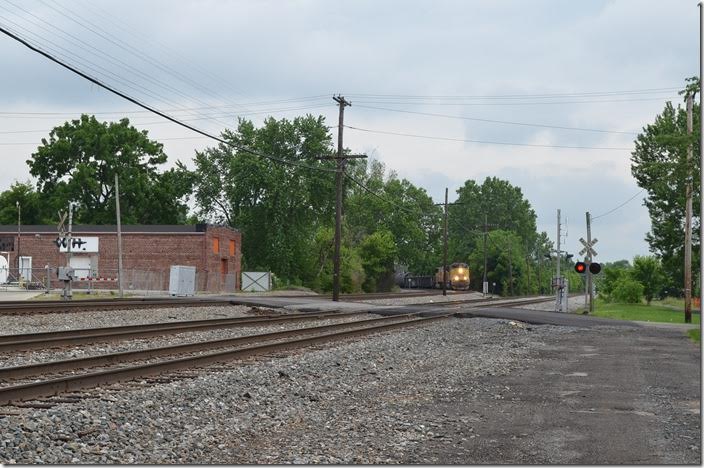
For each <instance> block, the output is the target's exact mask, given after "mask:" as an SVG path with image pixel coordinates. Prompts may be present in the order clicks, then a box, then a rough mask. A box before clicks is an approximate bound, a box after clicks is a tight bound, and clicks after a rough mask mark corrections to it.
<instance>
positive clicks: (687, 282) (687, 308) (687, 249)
mask: <svg viewBox="0 0 704 468" xmlns="http://www.w3.org/2000/svg"><path fill="white" fill-rule="evenodd" d="M692 108H693V96H692V93H687V135H688V136H689V137H690V138H691V137H692V130H693V126H694V124H693V116H692ZM692 153H693V148H692V142H691V140H690V143H689V145H688V146H687V176H686V177H687V183H686V185H685V198H686V205H685V222H684V321H685V323H692V169H691V168H692Z"/></svg>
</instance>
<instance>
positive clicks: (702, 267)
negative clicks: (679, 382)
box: [698, 2, 704, 330]
mask: <svg viewBox="0 0 704 468" xmlns="http://www.w3.org/2000/svg"><path fill="white" fill-rule="evenodd" d="M698 5H699V138H700V143H699V169H700V171H699V172H700V173H699V177H700V180H699V200H700V203H699V206H700V212H699V311H700V314H701V311H702V310H704V307H702V305H701V299H702V296H703V294H702V289H704V248H703V247H704V144H702V143H704V102H702V98H704V3H702V2H699V3H698ZM700 317H701V315H700ZM701 327H702V324H701V323H700V324H699V329H700V330H701Z"/></svg>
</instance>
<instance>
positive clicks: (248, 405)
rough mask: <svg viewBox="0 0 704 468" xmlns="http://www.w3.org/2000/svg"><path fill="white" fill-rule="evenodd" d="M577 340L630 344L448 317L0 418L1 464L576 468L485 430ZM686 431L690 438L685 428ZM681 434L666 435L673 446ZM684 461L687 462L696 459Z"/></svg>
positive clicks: (521, 434)
mask: <svg viewBox="0 0 704 468" xmlns="http://www.w3.org/2000/svg"><path fill="white" fill-rule="evenodd" d="M588 333H593V334H597V333H598V334H600V335H602V336H607V337H608V336H610V335H612V336H613V337H614V338H615V337H618V336H621V335H623V334H624V333H633V334H634V335H633V336H634V337H635V336H636V335H635V334H636V333H637V331H635V330H633V331H631V330H629V331H626V332H624V331H623V330H621V329H616V328H614V329H611V328H608V327H600V328H599V330H598V331H597V330H588V331H587V330H582V329H577V328H571V327H554V326H549V325H544V326H527V325H525V324H522V323H519V322H513V321H506V320H493V319H483V318H475V319H454V318H453V319H446V320H441V321H437V322H432V323H428V324H425V325H422V326H416V327H413V328H409V329H404V330H400V331H394V332H390V333H383V334H377V335H374V336H369V337H365V338H360V339H354V340H348V341H345V342H342V343H336V344H330V345H324V346H319V347H315V348H307V349H305V350H300V351H298V352H296V353H285V354H277V355H274V356H269V357H263V358H259V359H256V360H252V361H247V362H244V363H240V362H231V363H228V364H222V365H218V366H217V367H216V368H211V369H203V370H193V371H192V372H190V373H191V374H195V375H197V376H196V377H194V378H184V379H177V380H174V381H171V382H166V383H152V382H147V381H144V382H134V383H131V384H129V385H115V386H110V387H104V388H103V389H100V390H98V389H96V390H92V391H88V392H86V394H87V395H88V396H89V397H90V398H84V399H82V400H80V401H78V402H77V403H60V404H57V405H56V406H54V407H52V408H49V409H34V408H16V407H0V414H4V416H0V461H1V462H3V463H91V464H97V463H139V464H152V463H189V464H193V463H227V464H251V463H277V464H278V463H297V464H298V463H304V464H305V463H345V464H360V463H363V464H380V463H406V464H410V463H425V464H443V463H467V464H471V463H487V462H488V463H496V462H497V460H499V461H503V462H504V463H569V462H574V461H575V459H574V454H573V453H572V452H571V451H568V450H565V451H560V450H552V449H543V448H541V446H536V447H534V446H533V445H531V444H532V443H533V442H535V443H536V444H537V443H538V442H539V441H540V437H541V436H542V435H544V434H539V433H533V432H532V429H525V428H518V427H516V428H514V427H512V426H511V425H507V426H506V427H505V435H502V436H501V439H497V438H493V437H495V436H488V434H487V433H485V430H486V431H488V428H487V424H488V423H489V422H490V421H492V420H493V419H494V418H495V417H496V416H498V415H499V414H501V413H503V412H504V409H503V408H505V405H508V404H509V402H511V403H514V402H515V401H516V399H517V398H522V397H523V396H522V395H521V394H520V392H518V390H517V389H516V388H515V387H514V385H513V384H510V385H507V384H506V380H505V379H515V380H517V381H520V379H521V377H520V376H521V375H522V373H524V372H526V371H529V370H531V369H532V368H534V367H535V366H536V365H537V364H538V361H537V360H538V359H540V355H541V353H550V352H551V351H552V350H553V349H556V348H555V345H554V343H555V342H556V341H559V342H567V343H572V342H576V340H577V339H578V338H579V337H580V336H584V334H588ZM609 334H610V335H609ZM563 360H564V359H563ZM565 378H566V379H568V380H569V379H574V378H575V377H565ZM516 385H518V384H516ZM547 390H548V389H544V388H541V389H538V390H536V391H537V394H538V395H539V394H540V393H542V392H545V391H547ZM655 390H657V389H650V390H648V391H649V392H652V393H655ZM658 391H661V389H660V390H658ZM651 411H656V409H652V408H651ZM682 414H684V413H682ZM682 417H683V418H684V417H686V415H685V416H682ZM686 421H689V424H690V427H689V428H688V429H696V427H693V426H692V424H693V422H692V421H694V425H696V419H695V418H694V417H693V416H692V418H691V419H686ZM681 426H682V425H681V424H679V425H677V426H673V427H672V431H674V433H675V434H674V435H678V434H677V431H680V434H681V433H682V432H681V431H683V429H678V428H680V427H681ZM500 431H504V428H503V427H502V428H501V429H500ZM537 432H539V431H537ZM504 441H509V442H511V443H513V442H521V443H524V444H525V447H527V448H525V449H521V450H519V451H517V452H515V453H511V454H508V453H507V454H502V452H501V451H500V450H497V449H496V447H497V444H499V443H504ZM695 445H696V442H695ZM548 448H549V447H548ZM491 457H496V458H491ZM501 457H504V458H501ZM681 459H682V460H683V461H682V462H685V463H696V462H697V460H700V458H699V452H698V451H696V450H695V449H691V450H688V451H685V452H683V455H682V458H681ZM665 460H670V459H669V458H667V459H665ZM587 463H588V461H587Z"/></svg>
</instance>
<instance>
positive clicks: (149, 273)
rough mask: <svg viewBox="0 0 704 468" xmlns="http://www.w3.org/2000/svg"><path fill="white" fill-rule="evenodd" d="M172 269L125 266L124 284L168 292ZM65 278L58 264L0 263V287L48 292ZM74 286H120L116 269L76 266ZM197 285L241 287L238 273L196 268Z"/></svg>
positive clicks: (145, 290) (198, 288)
mask: <svg viewBox="0 0 704 468" xmlns="http://www.w3.org/2000/svg"><path fill="white" fill-rule="evenodd" d="M169 278H170V271H169V270H139V269H134V268H125V269H123V271H122V288H123V290H125V291H139V292H140V293H142V294H147V295H148V294H166V293H168V292H169ZM63 287H64V281H62V280H60V279H59V277H58V267H52V266H47V267H45V268H21V269H19V270H18V269H17V268H8V267H0V291H3V290H4V291H7V290H10V289H17V288H19V289H24V290H27V291H31V290H44V291H46V292H49V291H51V290H55V289H62V288H63ZM72 287H73V289H74V290H86V291H88V292H92V291H94V290H112V289H114V290H116V289H118V287H119V285H118V271H117V269H101V270H98V271H94V270H91V269H90V268H74V280H73V281H72ZM195 287H196V291H197V292H211V293H218V292H235V291H236V288H237V287H238V282H237V275H235V274H234V273H229V274H222V273H217V272H216V273H213V272H208V271H197V272H196V281H195Z"/></svg>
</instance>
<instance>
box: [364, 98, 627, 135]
mask: <svg viewBox="0 0 704 468" xmlns="http://www.w3.org/2000/svg"><path fill="white" fill-rule="evenodd" d="M355 107H361V108H363V109H374V110H382V111H387V112H399V113H403V114H415V115H425V116H429V117H442V118H446V119H458V120H470V121H473V122H485V123H495V124H501V125H517V126H524V127H538V128H552V129H558V130H574V131H580V132H598V133H616V134H624V135H635V134H637V132H625V131H617V130H602V129H595V128H581V127H567V126H563V125H548V124H538V123H527V122H511V121H506V120H493V119H484V118H478V117H465V116H461V115H449V114H437V113H433V112H419V111H410V110H406V109H390V108H385V107H376V106H365V105H363V104H355Z"/></svg>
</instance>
